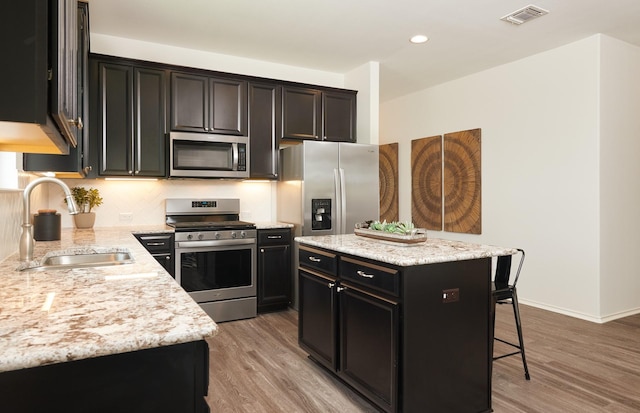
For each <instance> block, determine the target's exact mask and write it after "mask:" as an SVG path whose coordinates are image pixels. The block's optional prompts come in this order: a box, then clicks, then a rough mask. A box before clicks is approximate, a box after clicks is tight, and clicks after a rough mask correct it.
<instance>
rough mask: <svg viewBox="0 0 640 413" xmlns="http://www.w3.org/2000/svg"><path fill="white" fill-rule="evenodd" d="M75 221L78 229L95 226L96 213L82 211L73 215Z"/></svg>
mask: <svg viewBox="0 0 640 413" xmlns="http://www.w3.org/2000/svg"><path fill="white" fill-rule="evenodd" d="M73 221H74V222H75V224H76V228H78V229H85V228H93V224H94V223H95V222H96V213H95V212H81V213H79V214H76V215H74V216H73Z"/></svg>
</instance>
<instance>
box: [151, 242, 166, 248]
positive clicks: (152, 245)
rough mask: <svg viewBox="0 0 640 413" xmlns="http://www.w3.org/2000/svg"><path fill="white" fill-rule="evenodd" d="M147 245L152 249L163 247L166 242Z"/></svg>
mask: <svg viewBox="0 0 640 413" xmlns="http://www.w3.org/2000/svg"><path fill="white" fill-rule="evenodd" d="M147 245H148V246H150V247H161V246H163V245H165V243H164V242H149V243H147Z"/></svg>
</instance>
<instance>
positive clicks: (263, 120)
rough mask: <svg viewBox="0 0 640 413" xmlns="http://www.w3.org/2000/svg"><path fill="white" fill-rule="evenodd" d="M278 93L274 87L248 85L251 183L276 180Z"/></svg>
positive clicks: (280, 109)
mask: <svg viewBox="0 0 640 413" xmlns="http://www.w3.org/2000/svg"><path fill="white" fill-rule="evenodd" d="M281 93H282V88H281V87H280V86H279V85H277V84H275V83H254V82H250V83H249V148H250V152H251V153H250V158H249V162H250V167H249V172H250V174H251V175H250V176H251V178H253V179H276V178H278V150H279V149H280V134H281V132H280V131H281V128H282V125H281V123H280V116H281V113H282V106H281V105H282V99H281Z"/></svg>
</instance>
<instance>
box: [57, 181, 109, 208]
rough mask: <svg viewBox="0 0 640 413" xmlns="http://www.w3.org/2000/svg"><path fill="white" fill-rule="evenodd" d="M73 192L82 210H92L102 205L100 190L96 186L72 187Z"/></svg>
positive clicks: (74, 198)
mask: <svg viewBox="0 0 640 413" xmlns="http://www.w3.org/2000/svg"><path fill="white" fill-rule="evenodd" d="M71 194H72V195H73V200H74V201H76V205H78V209H79V210H80V212H91V209H92V208H95V207H97V206H100V205H102V197H101V196H100V191H98V190H97V189H96V188H89V189H86V188H84V187H82V186H74V187H73V188H71ZM64 202H65V204H66V203H67V200H66V199H65V200H64Z"/></svg>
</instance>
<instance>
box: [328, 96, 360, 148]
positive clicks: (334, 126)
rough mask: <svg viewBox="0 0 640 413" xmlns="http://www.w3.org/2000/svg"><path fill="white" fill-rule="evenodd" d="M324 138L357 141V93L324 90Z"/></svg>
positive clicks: (337, 140) (336, 140)
mask: <svg viewBox="0 0 640 413" xmlns="http://www.w3.org/2000/svg"><path fill="white" fill-rule="evenodd" d="M322 130H323V133H322V139H323V140H326V141H332V142H355V141H356V93H355V92H350V91H349V92H340V91H330V92H322Z"/></svg>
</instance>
